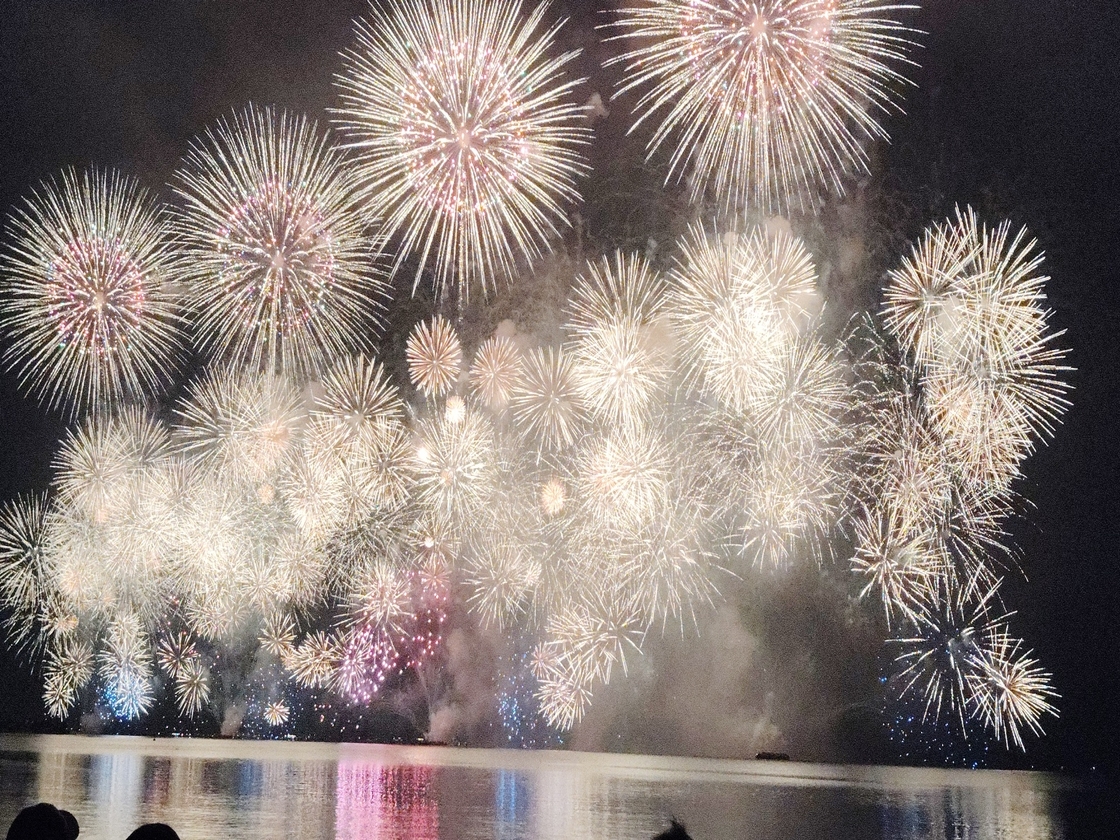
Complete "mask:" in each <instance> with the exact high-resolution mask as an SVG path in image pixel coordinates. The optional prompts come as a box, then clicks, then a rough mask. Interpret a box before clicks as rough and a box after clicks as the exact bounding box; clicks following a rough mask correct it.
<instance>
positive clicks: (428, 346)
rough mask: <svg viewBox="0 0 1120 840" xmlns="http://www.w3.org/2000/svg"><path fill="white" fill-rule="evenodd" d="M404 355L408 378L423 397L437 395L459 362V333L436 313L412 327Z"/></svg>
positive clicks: (448, 383) (454, 374) (448, 385)
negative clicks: (428, 319) (427, 320)
mask: <svg viewBox="0 0 1120 840" xmlns="http://www.w3.org/2000/svg"><path fill="white" fill-rule="evenodd" d="M405 355H406V356H407V357H408V375H409V378H410V379H411V380H412V384H413V385H415V386H416V387H417V388H419V389H420V391H421V393H423V394H424V396H426V397H438V396H441V395H442V394H444V393H446V392H447V391H448V390H450V389H451V388H452V387H453V386H454V384H455V381H456V380H457V379H458V378H459V371H460V370H461V368H462V366H463V348H462V346H461V345H460V344H459V336H458V335H456V334H455V328H454V327H453V326H451V323H450V322H449V321H448V320H447V319H446V318H443V317H441V316H439V315H437V316H436V317H435V318H433V319H432V320H431V321H430V322H424V323H420V324H417V325H416V326H415V327H414V328H413V330H412V334H411V335H410V336H409V337H408V346H407V347H406V349H405Z"/></svg>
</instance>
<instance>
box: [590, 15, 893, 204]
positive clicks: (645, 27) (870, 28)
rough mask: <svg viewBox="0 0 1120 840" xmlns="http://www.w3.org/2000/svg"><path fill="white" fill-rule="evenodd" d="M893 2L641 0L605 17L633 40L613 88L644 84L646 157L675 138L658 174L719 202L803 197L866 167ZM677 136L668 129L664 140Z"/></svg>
mask: <svg viewBox="0 0 1120 840" xmlns="http://www.w3.org/2000/svg"><path fill="white" fill-rule="evenodd" d="M910 8H914V7H913V6H905V5H902V4H898V3H894V2H892V0H764V2H757V0H714V1H713V2H702V3H696V2H685V0H642V2H640V3H638V4H635V5H632V6H626V7H623V8H622V9H621V10H620V12H619V19H618V21H617V23H616V27H617V28H618V29H620V30H622V32H623V33H624V36H625V37H627V38H630V39H633V41H634V44H633V46H632V48H631V49H630V50H629V51H628V52H626V53H624V54H623V55H621V56H620V57H618V58H616V59H613V60H612V61H613V62H622V63H624V64H625V65H626V81H625V83H624V85H623V87H622V88H621V90H620V93H621V92H622V91H626V90H630V89H638V90H642V91H644V93H643V95H642V98H641V99H640V100H639V101H638V105H637V113H638V115H639V116H638V119H637V122H636V123H635V127H636V126H637V125H639V124H641V123H643V122H646V121H650V122H653V121H655V120H659V122H658V123H657V124H656V125H655V126H654V129H653V134H652V136H651V138H650V140H649V146H648V148H649V152H650V154H651V155H652V154H653V153H654V152H656V151H657V150H658V149H659V148H660V147H662V146H665V145H670V144H672V143H673V142H675V148H674V149H673V152H672V155H671V156H670V159H669V177H670V178H671V177H673V176H674V175H676V176H677V177H680V176H682V175H687V176H688V177H689V179H690V180H691V182H692V184H693V186H692V191H693V195H694V196H695V197H700V196H701V195H703V194H704V193H705V192H710V193H711V194H712V195H715V196H718V197H719V201H720V203H721V205H722V207H723V208H724V209H725V210H736V209H739V208H740V207H742V206H744V205H747V204H752V205H755V206H758V207H762V208H764V209H777V210H781V209H784V208H788V207H796V208H804V207H805V206H807V205H808V206H811V204H812V200H813V198H814V197H815V196H816V194H817V193H818V191H819V190H820V188H821V187H825V188H831V189H834V190H836V191H837V192H843V184H842V176H843V175H844V174H845V173H846V172H852V171H862V172H866V171H867V153H866V151H865V148H864V144H865V142H866V141H867V140H872V139H879V138H884V139H885V138H886V132H884V130H883V129H882V127H881V126H880V125H879V123H878V121H877V115H878V113H887V112H890V111H892V110H894V109H896V108H897V107H898V98H897V95H896V93H895V88H896V87H898V86H899V85H900V84H902V83H903V82H904V80H903V78H902V76H900V75H899V73H898V72H897V71H896V70H895V69H894V65H898V64H901V63H906V61H907V59H906V55H907V52H908V50H909V48H910V46H911V42H910V41H909V38H910V37H911V35H912V30H909V29H907V28H906V27H904V26H903V25H902V24H900V23H899V22H898V21H897V20H895V19H894V17H895V15H897V14H898V13H899V12H902V11H904V10H906V9H910ZM673 138H675V141H674V140H673Z"/></svg>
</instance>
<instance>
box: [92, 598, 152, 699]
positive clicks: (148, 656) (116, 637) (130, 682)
mask: <svg viewBox="0 0 1120 840" xmlns="http://www.w3.org/2000/svg"><path fill="white" fill-rule="evenodd" d="M98 661H99V667H98V672H99V673H100V675H101V679H102V680H103V681H104V684H105V691H106V695H107V699H108V701H109V705H110V706H111V707H112V709H113V712H114V714H116V715H117V716H118V717H121V718H124V719H130V718H137V717H139V716H140V715H142V714H144V713H145V712H146V711H147V710H148V708H149V707H150V706H151V705H152V703H153V702H154V700H155V696H154V692H153V688H154V686H153V684H152V667H151V666H152V652H151V647H150V643H149V641H148V636H147V634H146V633H145V632H144V630H143V628H142V627H141V625H140V622H139V621H138V620H137V618H136V617H135V616H133V615H130V614H128V613H125V614H123V615H120V616H118V617H117V618H115V619H113V622H112V623H111V624H110V625H109V632H108V634H107V638H106V640H105V646H104V647H103V648H102V650H101V651H100V653H99V654H98Z"/></svg>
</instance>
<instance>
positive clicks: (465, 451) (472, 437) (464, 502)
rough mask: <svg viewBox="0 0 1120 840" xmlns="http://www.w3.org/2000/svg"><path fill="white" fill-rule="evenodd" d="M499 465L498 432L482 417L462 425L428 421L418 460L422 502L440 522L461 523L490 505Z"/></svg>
mask: <svg viewBox="0 0 1120 840" xmlns="http://www.w3.org/2000/svg"><path fill="white" fill-rule="evenodd" d="M495 465H496V457H495V451H494V438H493V431H492V429H491V426H490V424H489V423H488V422H487V421H486V420H485V419H484V418H483V417H482V416H481V415H480V414H479V413H478V412H477V411H468V412H467V413H466V416H465V417H463V419H462V420H461V421H460V422H458V423H450V422H448V421H447V419H446V418H444V417H440V418H435V419H430V420H427V421H425V422H424V423H423V424H422V425H421V427H420V430H419V440H418V441H417V444H416V450H415V454H414V458H413V469H414V470H415V474H416V487H417V495H418V497H419V500H420V501H421V502H422V503H423V504H424V505H426V506H428V507H429V508H430V509H431V510H432V511H433V512H434V513H435V514H436V515H437V516H446V517H450V518H451V519H452V520H453V521H456V522H458V521H460V520H461V519H462V517H464V516H467V515H468V514H470V513H472V512H476V511H477V510H478V509H479V507H480V505H481V504H482V503H483V501H485V499H486V494H487V492H488V491H489V482H490V481H491V480H492V478H493V475H494V470H495Z"/></svg>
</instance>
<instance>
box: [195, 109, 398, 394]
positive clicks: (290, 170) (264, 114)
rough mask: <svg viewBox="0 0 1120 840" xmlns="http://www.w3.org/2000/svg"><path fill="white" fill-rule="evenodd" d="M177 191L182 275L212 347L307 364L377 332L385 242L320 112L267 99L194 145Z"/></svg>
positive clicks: (230, 354)
mask: <svg viewBox="0 0 1120 840" xmlns="http://www.w3.org/2000/svg"><path fill="white" fill-rule="evenodd" d="M176 191H177V192H178V193H179V194H180V196H181V198H182V201H183V209H182V211H181V212H180V214H179V218H178V222H177V228H178V231H179V234H180V236H181V238H182V240H183V255H182V256H183V259H182V260H181V262H180V267H181V271H180V275H181V279H182V281H183V282H184V284H185V287H186V295H187V301H188V303H189V305H190V308H191V312H192V318H193V321H194V324H195V329H196V331H197V334H198V338H199V340H200V341H201V343H202V344H203V346H204V347H205V348H206V349H207V350H208V351H210V352H211V353H212V354H214V355H216V356H220V357H222V358H224V359H227V360H229V361H232V362H236V363H242V364H248V365H251V366H253V367H258V368H261V369H264V370H267V371H273V372H279V371H283V372H288V373H292V374H299V373H304V372H309V371H317V370H321V369H322V368H323V367H324V366H325V365H326V364H329V362H330V360H331V359H333V358H334V357H336V356H339V355H342V354H346V353H350V352H353V350H354V349H355V348H356V347H360V346H362V345H364V344H365V343H366V341H367V339H368V335H369V323H370V319H371V318H372V317H373V316H374V315H375V314H376V307H375V300H376V296H377V294H378V292H379V290H380V288H381V285H382V284H381V281H380V279H379V278H378V276H377V274H376V273H375V270H374V266H373V264H372V254H373V252H374V251H375V242H374V240H373V239H372V238H371V236H370V235H369V233H368V230H367V227H368V216H367V215H366V214H365V213H363V212H361V209H360V208H359V206H358V204H357V198H356V194H355V191H354V184H353V183H352V179H351V177H350V175H349V174H348V170H347V169H346V168H345V167H344V166H343V164H342V158H341V155H340V153H339V152H338V151H337V150H336V149H334V148H332V147H331V146H330V145H329V144H328V142H327V139H326V138H325V137H324V136H323V135H322V134H320V132H319V131H318V129H317V128H316V126H315V124H314V123H311V122H308V121H307V120H305V119H303V118H300V117H294V116H291V115H289V114H287V113H276V112H273V111H271V110H268V109H264V110H261V109H256V108H249V109H248V110H246V111H245V112H243V113H240V114H237V115H234V116H232V117H229V118H228V119H223V120H221V121H219V122H218V124H217V125H216V126H215V127H214V128H212V129H210V130H208V131H207V132H206V134H205V135H203V136H202V137H201V138H199V139H197V140H196V141H195V142H194V143H193V144H192V145H191V148H190V150H189V151H188V152H187V155H186V158H185V163H184V166H183V168H182V169H181V171H180V172H179V174H178V177H177V180H176Z"/></svg>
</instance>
